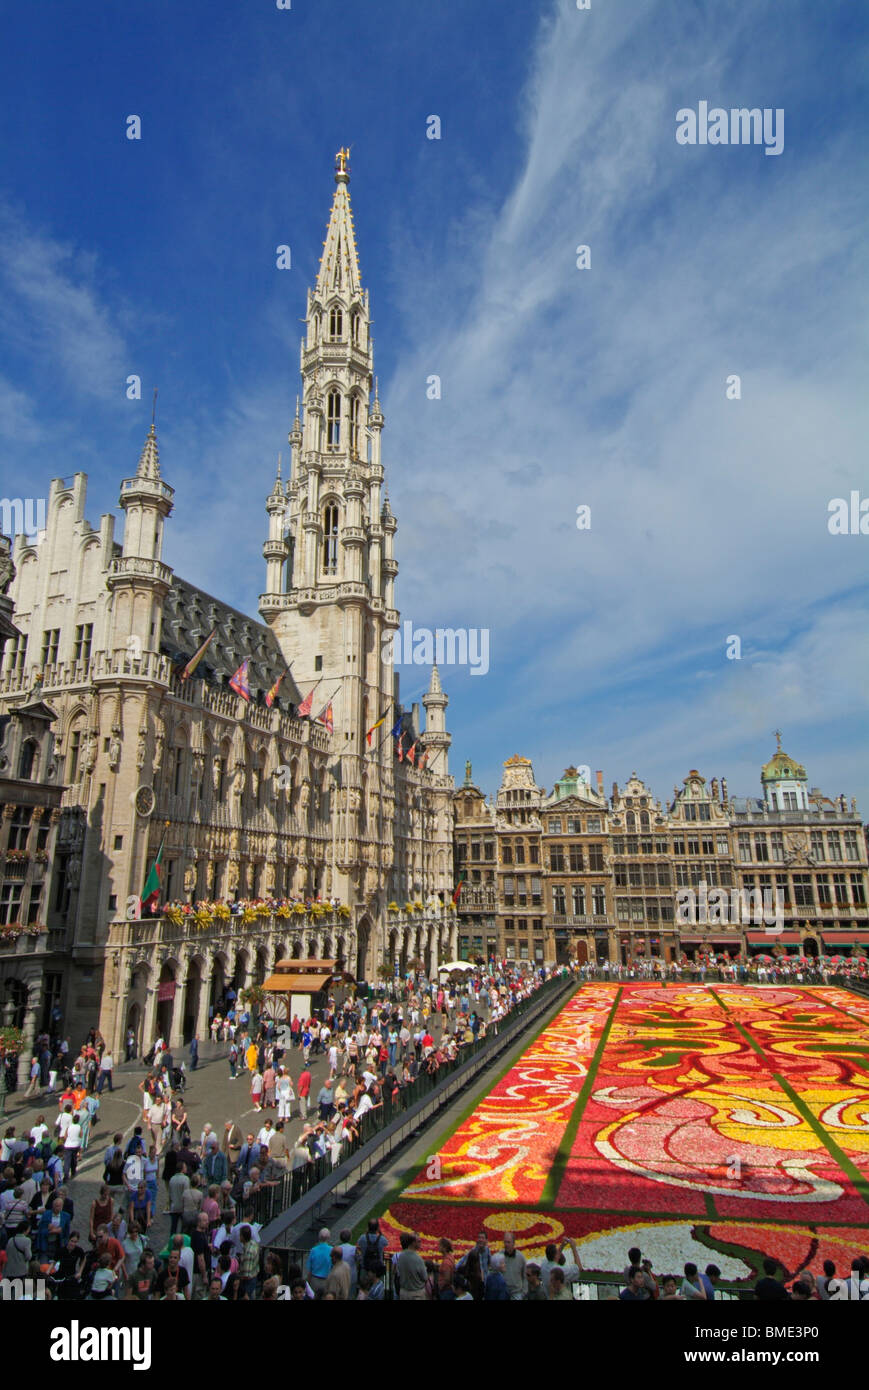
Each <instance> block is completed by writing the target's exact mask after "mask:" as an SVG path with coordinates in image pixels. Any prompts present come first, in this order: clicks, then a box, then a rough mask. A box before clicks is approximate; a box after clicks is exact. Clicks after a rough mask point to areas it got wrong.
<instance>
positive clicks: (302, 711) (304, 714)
mask: <svg viewBox="0 0 869 1390" xmlns="http://www.w3.org/2000/svg"><path fill="white" fill-rule="evenodd" d="M322 679H323V678H322V676H321V677H320V680H318V681H317V685H320V683H321V681H322ZM317 685H315V686H313V687H312V688H311V690H309V692H308V694H307V695H306V696H305V698H304V700H303V701H302V703H301V704H300V705H299V707H298V709H297V710H296V718H297V719H310V717H311V710H312V708H313V703H314V691H315V690H316V689H317Z"/></svg>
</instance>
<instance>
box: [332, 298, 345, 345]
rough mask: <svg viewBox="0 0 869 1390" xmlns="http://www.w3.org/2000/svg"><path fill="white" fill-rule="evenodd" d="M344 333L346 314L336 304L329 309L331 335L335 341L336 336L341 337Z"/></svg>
mask: <svg viewBox="0 0 869 1390" xmlns="http://www.w3.org/2000/svg"><path fill="white" fill-rule="evenodd" d="M343 333H344V315H343V313H342V312H341V310H340V309H339V308H338V306H337V305H336V306H335V308H333V309H330V310H329V337H330V338H331V339H332V341H333V342H334V341H335V339H336V338H341V337H342V336H343Z"/></svg>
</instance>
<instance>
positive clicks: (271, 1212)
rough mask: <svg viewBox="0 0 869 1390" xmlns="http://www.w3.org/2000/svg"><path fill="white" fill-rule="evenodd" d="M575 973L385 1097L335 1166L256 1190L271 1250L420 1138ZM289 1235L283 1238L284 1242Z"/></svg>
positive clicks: (321, 1165)
mask: <svg viewBox="0 0 869 1390" xmlns="http://www.w3.org/2000/svg"><path fill="white" fill-rule="evenodd" d="M576 986H577V981H576V979H575V978H574V976H573V975H571V974H565V975H556V976H554V977H553V978H552V979H550V980H547V981H546V982H545V984H543V985H542V986H541V987H540V989H539V990H537V991H536V992H535V993H534V994H533V995H532V996H531V997H530V998H529V999H522V1000H520V1001H519V1003H518V1004H516V1005H515V1007H514V1008H513V1009H512V1010H511V1012H510V1013H509V1014H508V1015H507V1017H506V1019H502V1020H501V1021H500V1022H499V1024H498V1025H497V1031H495V1032H492V1033H490V1034H489V1035H488V1036H487V1037H486V1038H484V1039H483V1040H482V1041H481V1042H477V1043H470V1044H468V1045H467V1046H466V1047H464V1048H463V1049H462V1051H461V1052H460V1054H459V1056H458V1057H457V1058H456V1060H455V1062H452V1063H446V1064H444V1065H442V1066H441V1067H439V1068H438V1070H437V1072H436V1073H435V1074H434V1075H429V1074H424V1075H422V1076H419V1077H417V1079H416V1080H415V1081H414V1082H412V1083H411V1084H410V1085H409V1086H405V1087H403V1088H402V1089H401V1090H400V1091H399V1093H398V1096H397V1098H396V1100H395V1102H393V1101H392V1100H391V1098H390V1097H387V1096H384V1099H383V1106H382V1107H381V1108H379V1109H378V1110H377V1111H369V1112H368V1113H367V1114H366V1115H364V1116H363V1117H362V1122H361V1125H360V1138H359V1144H358V1146H357V1147H356V1148H355V1149H354V1150H352V1151H351V1152H350V1153H349V1154H348V1155H347V1156H346V1158H344V1159H343V1160H342V1161H341V1162H340V1163H339V1164H337V1165H336V1166H334V1167H333V1165H332V1162H331V1159H329V1158H321V1159H319V1160H317V1162H315V1163H310V1164H306V1165H305V1167H304V1168H297V1169H294V1170H293V1171H292V1172H290V1173H287V1174H286V1175H285V1177H283V1178H282V1179H281V1180H280V1181H279V1182H278V1183H276V1184H275V1185H274V1186H271V1187H266V1188H263V1189H262V1190H261V1191H260V1192H257V1193H254V1194H253V1196H252V1197H250V1198H248V1200H247V1202H245V1203H243V1204H242V1219H244V1220H248V1221H258V1222H261V1223H262V1224H263V1225H264V1227H265V1229H264V1230H263V1231H262V1233H261V1237H260V1239H261V1241H262V1244H263V1245H264V1246H275V1247H283V1248H286V1247H285V1244H284V1243H285V1241H288V1239H289V1235H290V1232H291V1231H292V1229H293V1228H294V1227H295V1226H297V1225H298V1224H299V1222H300V1221H302V1220H304V1219H305V1218H306V1217H307V1218H310V1219H311V1220H312V1221H315V1220H316V1216H317V1213H318V1212H319V1211H320V1210H321V1209H322V1208H323V1207H324V1206H326V1205H327V1204H329V1203H331V1202H332V1201H334V1199H335V1198H336V1197H341V1196H345V1195H346V1194H347V1193H348V1192H349V1191H350V1190H351V1188H353V1187H354V1186H355V1185H356V1183H358V1182H359V1181H360V1179H362V1178H364V1177H365V1176H367V1174H369V1173H370V1172H371V1171H372V1169H374V1168H376V1167H378V1165H379V1164H380V1163H382V1162H383V1160H384V1158H386V1157H387V1156H388V1155H389V1154H390V1153H392V1151H393V1150H394V1149H396V1148H399V1147H400V1146H401V1145H402V1144H403V1143H404V1142H405V1141H406V1140H407V1139H408V1138H409V1137H410V1135H411V1134H415V1133H416V1132H417V1131H418V1130H419V1129H421V1128H422V1127H423V1125H425V1124H426V1123H427V1121H428V1120H429V1119H430V1118H431V1117H432V1115H434V1114H436V1112H437V1111H438V1110H440V1109H441V1107H442V1106H444V1105H446V1103H447V1102H448V1101H449V1100H451V1099H452V1097H453V1096H454V1095H456V1093H457V1092H458V1091H460V1090H462V1089H463V1088H464V1087H465V1086H467V1084H468V1082H469V1081H471V1080H472V1079H473V1077H475V1076H476V1075H477V1074H478V1073H479V1072H481V1071H483V1070H484V1069H485V1068H486V1067H488V1066H489V1065H490V1063H491V1062H492V1061H493V1059H494V1058H495V1057H497V1056H498V1055H499V1054H500V1053H502V1052H504V1051H505V1050H506V1049H507V1048H509V1047H510V1046H511V1045H512V1044H513V1042H515V1040H516V1038H517V1037H518V1036H519V1034H520V1033H521V1032H523V1031H524V1030H525V1028H526V1027H527V1025H528V1022H529V1020H530V1019H532V1018H536V1017H538V1016H539V1015H540V1014H542V1013H544V1012H545V1011H546V1010H547V1009H549V1008H551V1007H552V1005H553V1004H554V1003H556V1002H558V1001H559V1000H561V999H566V998H567V997H568V995H570V994H573V993H574V991H575V990H576ZM282 1238H283V1239H282Z"/></svg>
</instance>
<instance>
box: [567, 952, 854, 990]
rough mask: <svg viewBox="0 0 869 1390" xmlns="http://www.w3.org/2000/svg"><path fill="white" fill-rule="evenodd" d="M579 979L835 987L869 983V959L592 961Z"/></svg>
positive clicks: (642, 958)
mask: <svg viewBox="0 0 869 1390" xmlns="http://www.w3.org/2000/svg"><path fill="white" fill-rule="evenodd" d="M577 974H578V976H579V978H580V979H581V980H582V981H583V982H584V983H588V981H590V980H618V981H619V982H621V981H624V980H657V981H659V982H662V983H663V982H664V981H666V982H668V983H670V982H680V983H681V982H685V981H688V982H690V983H691V984H704V983H705V981H706V980H707V979H709V980H712V979H714V980H725V981H730V982H731V983H732V984H752V985H753V984H761V985H765V984H793V985H806V984H808V985H828V984H835V982H836V979H837V977H841V978H843V979H847V980H851V981H855V982H858V981H863V982H866V981H867V980H869V962H867V960H866V959H865V957H862V956H857V957H854V958H853V959H846V958H845V957H839V956H836V957H828V956H819V957H817V958H815V957H811V956H769V955H757V956H753V957H751V958H750V959H747V960H743V959H740V958H739V957H736V956H724V955H721V956H715V955H701V956H698V957H697V958H696V959H694V960H689V958H688V957H687V956H683V958H682V959H681V960H679V961H664V960H661V959H660V958H659V957H658V956H636V957H631V958H630V959H629V960H628V961H626V962H624V963H622V962H619V961H609V960H604V961H596V962H595V961H592V962H585V963H583V964H582V965H579V966H577Z"/></svg>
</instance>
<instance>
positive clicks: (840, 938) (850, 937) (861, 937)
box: [821, 931, 869, 946]
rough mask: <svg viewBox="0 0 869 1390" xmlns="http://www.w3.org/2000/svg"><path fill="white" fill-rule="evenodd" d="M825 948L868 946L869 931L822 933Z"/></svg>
mask: <svg viewBox="0 0 869 1390" xmlns="http://www.w3.org/2000/svg"><path fill="white" fill-rule="evenodd" d="M821 935H822V936H823V939H824V945H825V946H869V931H832V932H830V933H829V934H828V933H827V932H822V933H821Z"/></svg>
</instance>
